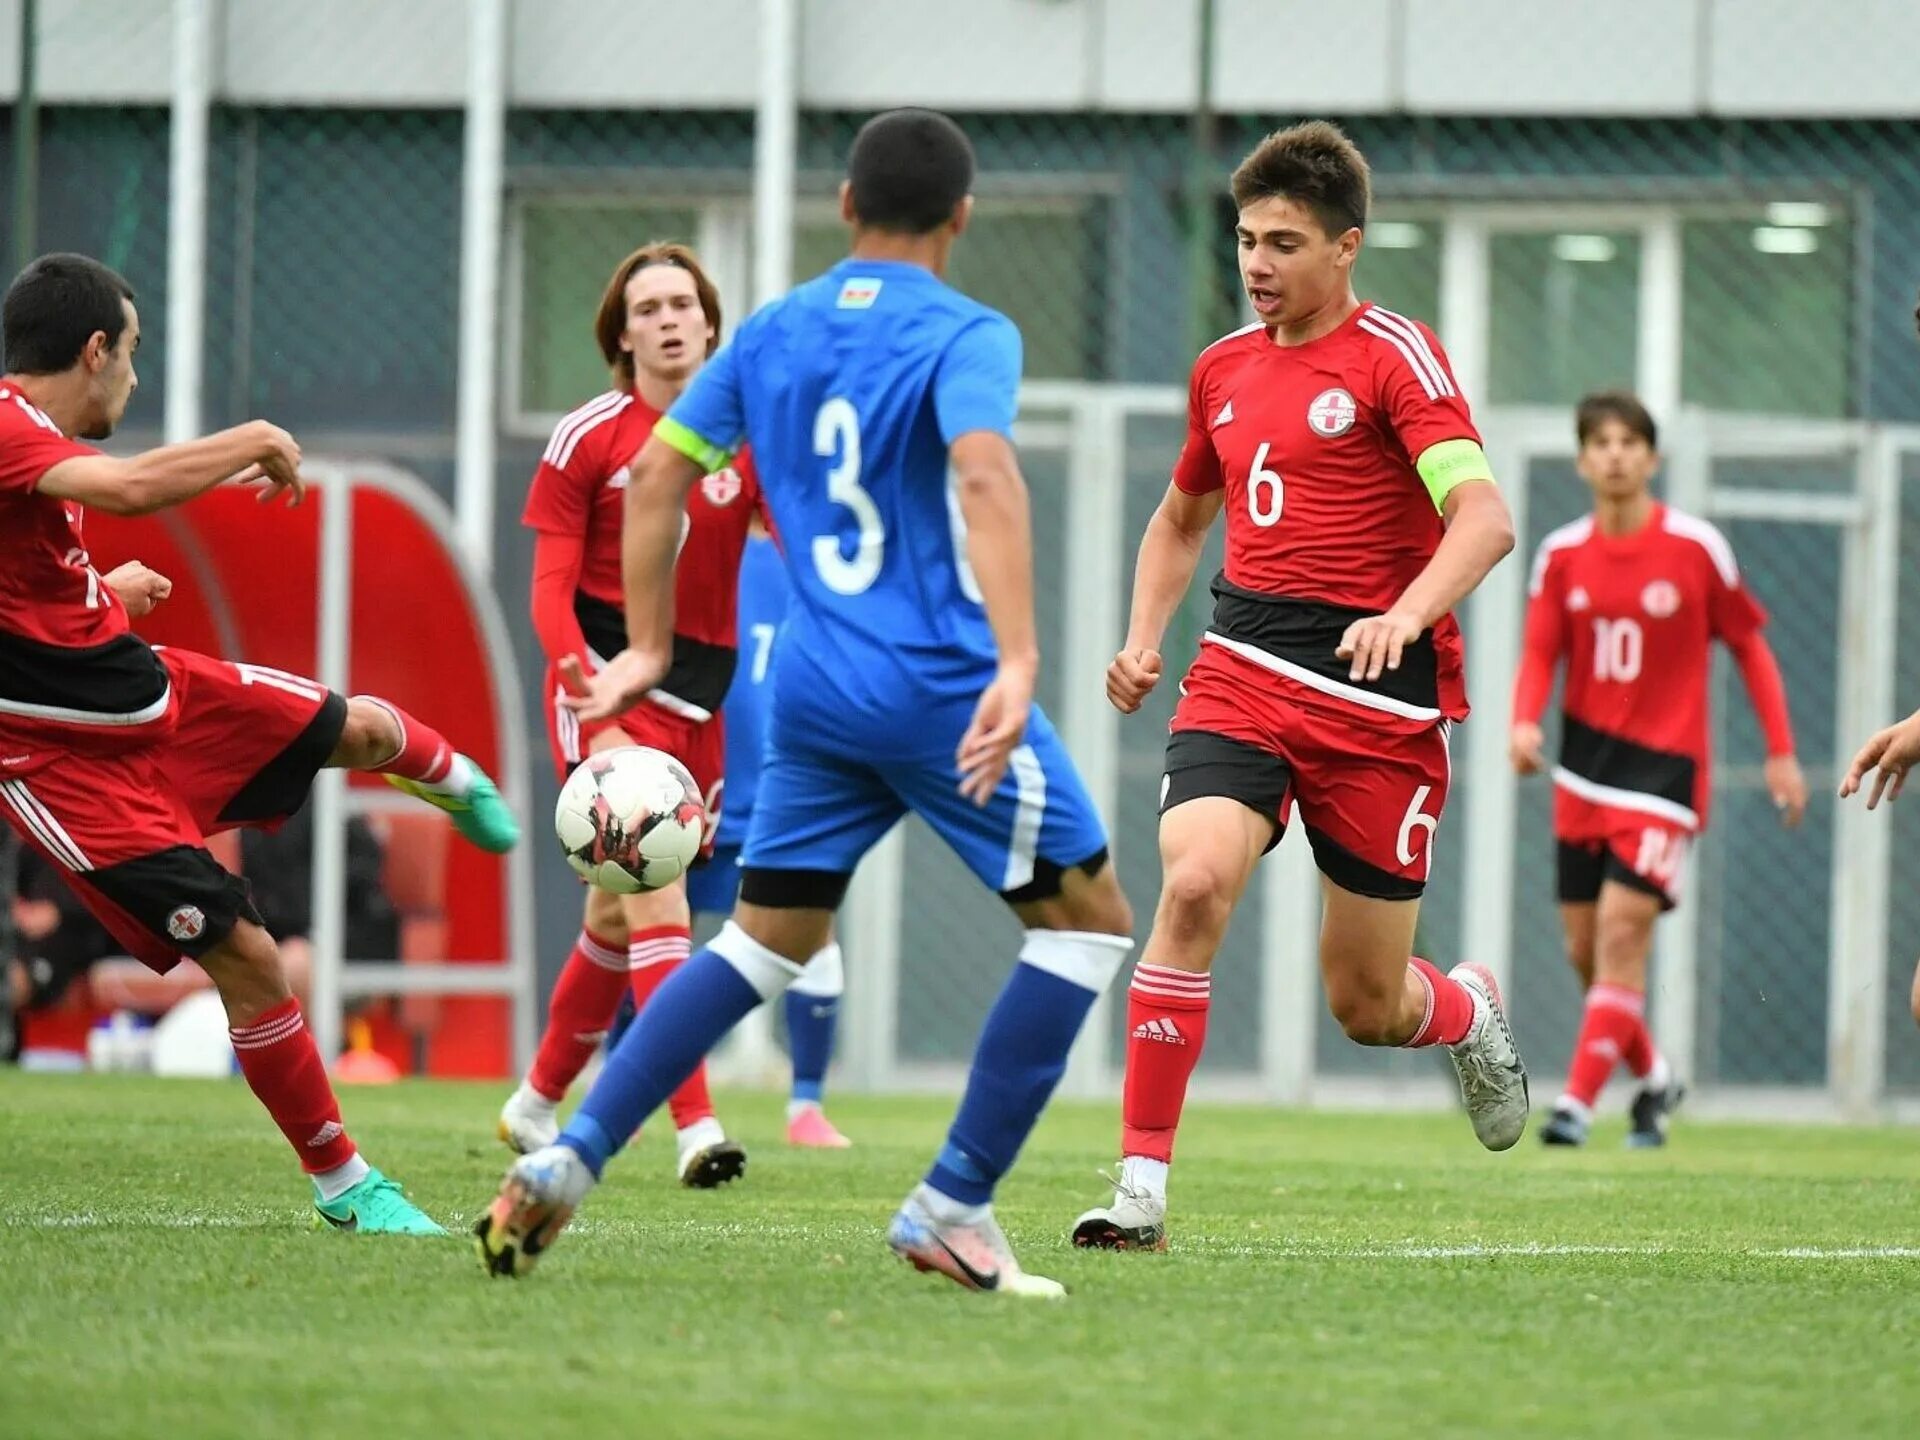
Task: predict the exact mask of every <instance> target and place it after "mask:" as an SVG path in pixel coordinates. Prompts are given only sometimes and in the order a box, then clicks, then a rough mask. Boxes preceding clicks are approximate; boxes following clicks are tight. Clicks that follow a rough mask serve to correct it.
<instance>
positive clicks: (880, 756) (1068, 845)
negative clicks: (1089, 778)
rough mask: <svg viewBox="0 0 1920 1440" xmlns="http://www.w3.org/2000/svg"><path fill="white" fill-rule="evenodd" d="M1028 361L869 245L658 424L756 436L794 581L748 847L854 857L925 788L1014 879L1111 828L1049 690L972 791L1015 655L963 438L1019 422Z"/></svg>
mask: <svg viewBox="0 0 1920 1440" xmlns="http://www.w3.org/2000/svg"><path fill="white" fill-rule="evenodd" d="M1020 363H1021V347H1020V333H1019V331H1018V330H1017V329H1016V328H1015V327H1014V325H1013V323H1012V322H1011V321H1010V320H1008V319H1007V318H1006V317H1005V316H1003V315H1001V314H1000V313H999V312H998V311H995V310H992V309H990V308H989V307H987V306H985V305H981V304H979V303H978V302H977V301H974V300H970V299H968V298H967V297H966V296H964V295H961V294H960V293H959V292H958V291H955V290H953V289H951V288H950V287H949V286H947V285H946V283H945V282H944V281H942V280H941V279H940V278H939V277H938V276H936V275H934V274H933V273H932V272H931V271H929V270H926V269H924V268H922V267H920V266H917V265H911V264H907V263H903V262H898V261H871V260H861V259H848V260H844V261H842V262H841V263H840V264H838V265H836V266H834V267H833V268H832V269H831V270H829V271H827V272H826V274H824V275H822V276H820V277H819V278H817V279H815V280H812V281H809V282H808V283H806V284H804V285H801V286H799V287H797V288H796V289H795V290H794V291H793V292H792V293H791V294H789V295H787V296H786V297H785V298H783V299H781V300H776V301H774V302H773V303H771V304H769V305H767V306H765V307H763V308H762V309H761V310H759V311H758V312H756V313H755V314H754V315H753V316H752V317H751V318H750V319H748V320H747V321H746V323H745V324H743V325H742V326H741V327H740V329H739V330H738V332H737V333H736V334H735V335H734V338H733V339H732V341H731V342H730V343H728V344H727V345H726V346H725V347H724V348H723V349H722V350H721V351H720V352H719V353H718V354H717V355H715V356H714V357H713V358H712V359H711V360H709V361H708V362H707V364H706V365H705V366H704V367H703V368H702V369H701V371H700V373H699V374H698V375H697V376H695V377H694V380H693V383H692V384H691V385H690V386H689V387H688V388H687V390H686V392H685V393H684V394H683V395H682V396H681V397H680V399H679V400H677V401H676V402H675V403H674V405H673V408H672V409H671V410H670V411H669V412H668V413H667V415H666V416H665V417H664V418H663V419H662V420H661V421H660V423H659V425H658V426H657V427H656V429H655V434H656V435H658V436H659V437H660V438H661V439H662V440H664V441H666V442H667V443H668V444H670V445H672V446H674V447H675V448H676V449H678V450H680V451H681V452H682V453H683V454H686V455H687V456H689V457H690V458H692V459H694V460H696V461H697V462H699V463H700V464H702V465H707V466H709V467H712V466H715V465H717V464H719V463H721V462H722V461H724V459H725V457H726V456H728V455H730V454H731V453H732V452H733V451H735V450H736V449H738V448H739V447H740V446H741V445H742V444H751V445H752V447H753V451H754V455H755V457H756V460H757V463H758V466H759V470H760V480H761V487H762V490H763V493H764V495H765V497H766V501H767V505H768V509H769V510H770V512H771V514H772V516H773V523H774V526H775V528H776V529H777V530H778V531H779V533H780V536H781V540H782V543H783V547H784V557H785V561H786V567H787V574H788V576H789V578H790V579H791V580H792V582H793V596H792V601H791V606H790V610H789V614H788V619H787V625H786V628H785V630H784V631H783V632H782V634H781V637H780V659H779V664H778V665H777V666H776V667H775V670H774V687H773V688H774V694H773V709H772V719H771V722H770V734H769V740H768V744H767V747H766V751H765V753H766V769H765V771H764V773H763V774H762V776H761V779H760V784H759V787H758V793H757V795H756V797H755V803H754V805H753V812H754V813H753V816H752V818H751V821H750V823H749V829H748V838H747V842H746V853H745V856H744V863H745V864H746V865H747V866H749V867H756V866H759V867H765V868H770V869H792V870H834V871H849V870H851V869H852V868H853V866H854V864H855V862H857V861H858V859H859V857H860V855H861V854H863V853H864V852H865V850H866V848H867V847H868V846H870V845H871V844H872V843H873V842H874V841H876V840H878V839H879V838H880V836H881V835H883V834H884V833H885V832H886V830H887V829H888V828H890V827H891V826H892V824H893V823H894V822H895V821H896V820H898V819H899V818H900V816H901V815H902V814H903V813H904V812H905V811H906V810H907V809H913V810H916V811H918V812H919V813H921V814H922V815H923V816H924V817H925V818H926V819H927V820H928V821H929V823H931V824H933V825H934V827H935V828H936V829H937V830H939V831H940V833H941V834H942V835H943V836H945V837H946V839H947V840H948V842H949V843H950V844H952V845H953V846H954V848H955V849H956V851H958V852H959V854H960V856H961V858H962V859H963V860H965V861H966V862H967V863H968V865H969V866H970V867H971V868H972V869H973V870H974V872H975V873H976V874H978V875H979V876H980V877H981V878H982V879H983V880H985V881H986V882H987V883H988V884H990V885H991V886H992V887H993V888H994V889H996V890H1001V891H1007V890H1019V889H1022V888H1024V887H1025V886H1026V885H1027V884H1029V883H1031V882H1032V881H1033V879H1034V877H1035V864H1036V860H1046V861H1049V862H1052V863H1055V864H1060V865H1072V864H1078V863H1079V862H1081V861H1083V860H1086V859H1088V858H1089V857H1091V856H1092V855H1093V854H1095V853H1096V852H1097V851H1099V850H1100V849H1102V848H1103V847H1104V845H1105V843H1106V842H1105V834H1104V831H1103V830H1102V829H1101V826H1100V821H1099V818H1098V816H1097V815H1096V814H1095V813H1094V811H1093V807H1092V805H1091V804H1090V802H1089V801H1088V800H1087V796H1086V792H1085V789H1084V787H1083V786H1082V785H1081V783H1080V780H1079V777H1078V775H1077V774H1075V772H1074V770H1073V766H1072V763H1071V761H1069V760H1068V759H1067V757H1066V753H1065V750H1064V749H1063V748H1062V747H1061V745H1060V743H1059V740H1058V737H1057V736H1056V735H1055V734H1054V732H1053V729H1052V726H1051V725H1049V724H1048V723H1047V719H1046V717H1045V715H1043V714H1042V713H1041V712H1040V709H1039V707H1038V706H1036V707H1035V708H1034V710H1033V714H1032V719H1031V721H1030V725H1029V733H1028V739H1027V743H1026V744H1025V745H1023V746H1022V747H1021V748H1020V750H1019V751H1017V752H1016V753H1015V755H1014V758H1013V763H1012V764H1011V765H1010V767H1009V770H1008V773H1007V775H1006V777H1005V778H1004V780H1003V781H1002V784H1001V786H1000V790H999V792H998V793H996V795H995V796H994V797H993V800H992V802H991V803H990V804H989V805H987V806H984V807H977V808H976V807H974V806H973V805H971V804H970V803H968V802H964V801H960V800H959V797H958V796H957V794H956V793H955V791H956V789H957V786H958V784H959V775H958V771H957V769H956V768H955V764H954V749H955V747H956V746H957V744H958V742H959V739H960V736H961V735H962V734H963V733H964V732H965V729H966V726H967V723H968V721H969V720H970V718H971V716H972V712H973V707H974V705H975V704H976V703H977V701H978V700H979V697H980V693H981V691H982V690H984V689H985V688H986V686H987V685H988V684H989V683H990V682H991V680H992V679H993V675H994V671H995V668H996V664H997V659H996V655H995V650H994V642H993V634H992V631H991V629H990V628H989V626H988V624H987V617H986V611H985V609H984V607H983V606H982V604H981V599H980V591H979V588H978V586H977V584H976V583H975V581H974V577H973V575H972V572H971V570H970V569H969V567H968V565H967V561H966V537H965V530H964V525H963V523H962V521H961V518H960V509H959V504H958V501H957V498H956V497H955V495H954V493H953V490H952V486H951V483H950V480H949V475H948V449H949V447H950V446H951V445H952V443H953V442H954V441H955V440H956V439H958V438H959V437H960V436H962V435H965V434H970V433H972V432H975V431H991V432H993V433H996V434H1000V435H1006V436H1009V437H1010V436H1011V434H1012V429H1013V420H1014V412H1015V408H1016V406H1017V403H1018V394H1019V383H1020ZM729 795H731V780H729ZM956 802H957V803H956Z"/></svg>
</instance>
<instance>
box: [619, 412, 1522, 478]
mask: <svg viewBox="0 0 1920 1440" xmlns="http://www.w3.org/2000/svg"><path fill="white" fill-rule="evenodd" d="M653 434H654V438H655V439H657V440H662V441H665V442H666V443H667V444H669V445H671V446H672V447H673V448H674V449H676V450H678V451H679V452H680V453H681V454H682V455H684V456H686V457H687V459H689V460H691V461H693V463H694V464H696V465H698V466H699V467H700V468H701V469H702V470H704V471H706V472H707V474H709V475H711V474H713V473H714V471H716V470H724V469H726V468H727V462H728V461H729V460H731V459H732V458H733V452H732V451H731V450H723V449H722V448H721V447H720V446H718V445H716V444H714V443H713V442H712V441H711V440H709V439H707V437H706V436H704V435H701V434H699V433H698V432H696V431H693V430H689V429H688V428H687V427H686V426H684V425H682V424H681V423H680V422H679V421H678V420H676V419H674V418H673V417H672V416H671V415H662V416H661V417H660V418H659V419H658V420H656V421H655V422H654V426H653ZM1449 443H1451V444H1458V443H1459V442H1458V441H1451V442H1449ZM1439 448H1440V447H1439V446H1435V447H1434V449H1436V450H1437V449H1439ZM1474 448H1475V449H1476V450H1478V449H1479V447H1478V446H1475V447H1474ZM1427 453H1428V454H1432V453H1433V452H1432V451H1428V452H1427ZM1421 458H1422V459H1424V458H1425V457H1424V456H1423V457H1421ZM1483 463H1484V462H1483ZM1423 473H1424V472H1423ZM1427 484H1428V485H1429V486H1431V485H1432V484H1433V482H1432V481H1431V480H1429V481H1428V482H1427Z"/></svg>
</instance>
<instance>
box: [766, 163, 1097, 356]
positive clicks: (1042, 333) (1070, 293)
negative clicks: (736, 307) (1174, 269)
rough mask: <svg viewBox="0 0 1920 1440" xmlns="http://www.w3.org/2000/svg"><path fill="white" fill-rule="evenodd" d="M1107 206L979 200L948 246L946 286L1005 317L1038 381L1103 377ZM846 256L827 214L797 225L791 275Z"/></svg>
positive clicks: (806, 274) (1092, 201) (805, 217)
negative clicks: (950, 257) (950, 259)
mask: <svg viewBox="0 0 1920 1440" xmlns="http://www.w3.org/2000/svg"><path fill="white" fill-rule="evenodd" d="M1105 212H1106V205H1105V202H1104V201H1102V200H1100V199H1098V198H1097V197H1088V198H1086V199H1084V200H1081V199H1073V200H1028V199H1000V198H996V197H994V196H993V195H992V194H991V193H989V194H987V195H985V196H983V197H981V199H980V200H979V201H978V202H977V206H976V208H975V210H974V214H973V222H972V224H970V225H969V226H968V227H967V233H966V234H965V235H963V236H962V237H961V238H960V243H959V244H958V245H956V246H955V247H954V251H953V265H952V268H951V270H950V271H949V272H948V275H947V278H948V280H950V281H951V282H952V283H953V285H954V287H955V288H956V289H959V290H961V291H964V292H965V293H966V294H968V295H971V296H972V297H973V298H974V299H976V300H978V301H980V302H981V303H982V304H986V305H991V306H993V308H994V309H996V310H999V311H1002V312H1004V313H1005V314H1006V315H1007V316H1008V317H1009V318H1010V319H1012V321H1013V322H1014V323H1015V324H1016V325H1018V326H1019V327H1020V333H1021V335H1022V337H1023V338H1024V339H1025V341H1026V373H1027V376H1028V378H1030V379H1035V380H1098V379H1104V378H1106V376H1107V374H1108V371H1109V368H1110V367H1109V364H1108V359H1107V336H1108V334H1109V333H1110V331H1109V322H1108V313H1107V312H1108V309H1109V306H1110V304H1111V303H1112V301H1111V299H1110V297H1109V296H1107V294H1106V293H1105V290H1104V286H1103V283H1102V282H1103V280H1104V277H1105V276H1106V274H1107V271H1108V268H1109V267H1108V261H1107V257H1106V253H1105V251H1106V247H1105V232H1104V227H1103V225H1102V224H1101V217H1102V216H1103V215H1104V214H1105ZM846 253H847V231H846V227H845V226H844V225H842V224H841V223H840V220H839V219H838V217H837V216H835V215H833V214H832V213H831V212H828V211H824V210H822V211H816V212H812V213H803V214H802V215H801V217H800V219H799V223H798V224H797V225H796V227H795V232H794V242H793V273H794V276H795V278H796V279H809V278H811V277H812V276H815V275H817V274H819V273H820V272H821V271H822V270H825V269H826V268H827V267H828V266H830V265H832V264H834V263H835V262H836V261H838V260H839V259H840V258H841V257H842V256H844V255H845V254H846Z"/></svg>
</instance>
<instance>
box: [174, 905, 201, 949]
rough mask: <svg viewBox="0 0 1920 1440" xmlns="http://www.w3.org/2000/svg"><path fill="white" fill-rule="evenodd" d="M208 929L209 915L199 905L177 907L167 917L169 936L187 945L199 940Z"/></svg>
mask: <svg viewBox="0 0 1920 1440" xmlns="http://www.w3.org/2000/svg"><path fill="white" fill-rule="evenodd" d="M206 928H207V915H206V912H205V911H204V910H202V909H201V908H200V907H199V906H198V905H176V906H174V907H173V913H172V914H171V915H169V916H167V934H169V935H171V936H172V937H173V938H174V939H176V940H178V941H179V942H180V943H181V944H183V945H184V944H186V943H187V942H188V941H190V940H198V939H199V938H200V936H201V935H202V934H203V933H204V932H205V930H206Z"/></svg>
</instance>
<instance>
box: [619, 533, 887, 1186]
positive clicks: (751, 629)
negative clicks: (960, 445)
mask: <svg viewBox="0 0 1920 1440" xmlns="http://www.w3.org/2000/svg"><path fill="white" fill-rule="evenodd" d="M791 589H792V587H791V586H790V585H789V584H788V583H787V569H786V565H785V563H784V562H783V561H782V560H781V558H780V550H779V547H778V546H777V545H776V544H775V543H774V541H773V539H772V537H771V536H769V535H768V534H767V533H766V530H765V528H764V527H762V526H758V525H756V526H755V527H754V528H753V531H752V532H751V534H750V535H749V537H748V540H747V549H746V553H745V554H743V555H742V556H741V557H740V648H741V655H740V665H739V668H737V669H736V670H735V671H734V674H733V685H732V687H731V688H730V689H729V690H728V691H727V703H726V710H725V714H726V717H727V804H726V808H725V809H723V810H722V811H721V812H720V824H719V827H718V830H717V833H716V834H715V836H714V841H713V863H712V864H710V865H703V866H701V867H700V868H699V869H697V870H695V871H694V872H693V873H692V874H691V875H689V876H688V877H687V903H688V904H689V905H690V906H691V907H692V909H693V913H694V914H696V915H727V914H730V913H732V910H733V904H734V901H735V900H736V899H737V898H738V897H739V894H740V847H741V844H742V843H743V842H744V841H745V840H746V836H747V820H748V817H749V816H751V815H752V813H753V798H754V795H755V793H756V792H757V791H758V790H759V788H760V766H761V763H762V757H763V752H764V750H765V746H766V737H767V709H768V706H769V705H770V703H771V702H772V698H773V657H774V648H775V641H776V640H777V638H778V636H779V633H780V630H781V627H782V626H783V625H784V624H785V623H786V618H787V603H788V597H789V594H790V592H791ZM845 989H846V966H845V963H844V961H843V960H842V959H841V955H840V946H839V944H838V943H837V942H834V941H832V940H829V941H828V943H827V944H826V945H824V946H822V947H821V950H820V953H819V954H818V955H815V956H814V957H813V959H812V960H810V961H808V962H807V968H806V969H805V970H804V971H802V972H801V975H800V978H799V979H798V980H796V981H794V982H793V984H792V985H791V986H789V987H788V989H787V994H786V999H785V1018H786V1022H787V1049H788V1052H789V1054H790V1055H791V1057H792V1060H793V1082H792V1088H791V1089H790V1090H789V1091H788V1093H787V1143H788V1144H789V1145H795V1146H798V1147H800V1148H802V1149H808V1150H845V1149H847V1148H848V1147H849V1146H850V1145H852V1143H853V1142H852V1141H851V1140H849V1139H847V1137H846V1136H844V1135H842V1134H841V1133H840V1132H839V1130H837V1129H835V1128H834V1124H833V1122H832V1121H831V1120H829V1119H827V1112H826V1106H825V1096H826V1085H827V1064H828V1062H829V1061H831V1060H832V1058H833V1032H834V1028H835V1026H836V1023H837V1022H838V1020H839V1015H840V996H841V994H842V992H843V991H844V990H845ZM610 1038H611V1037H610Z"/></svg>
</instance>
